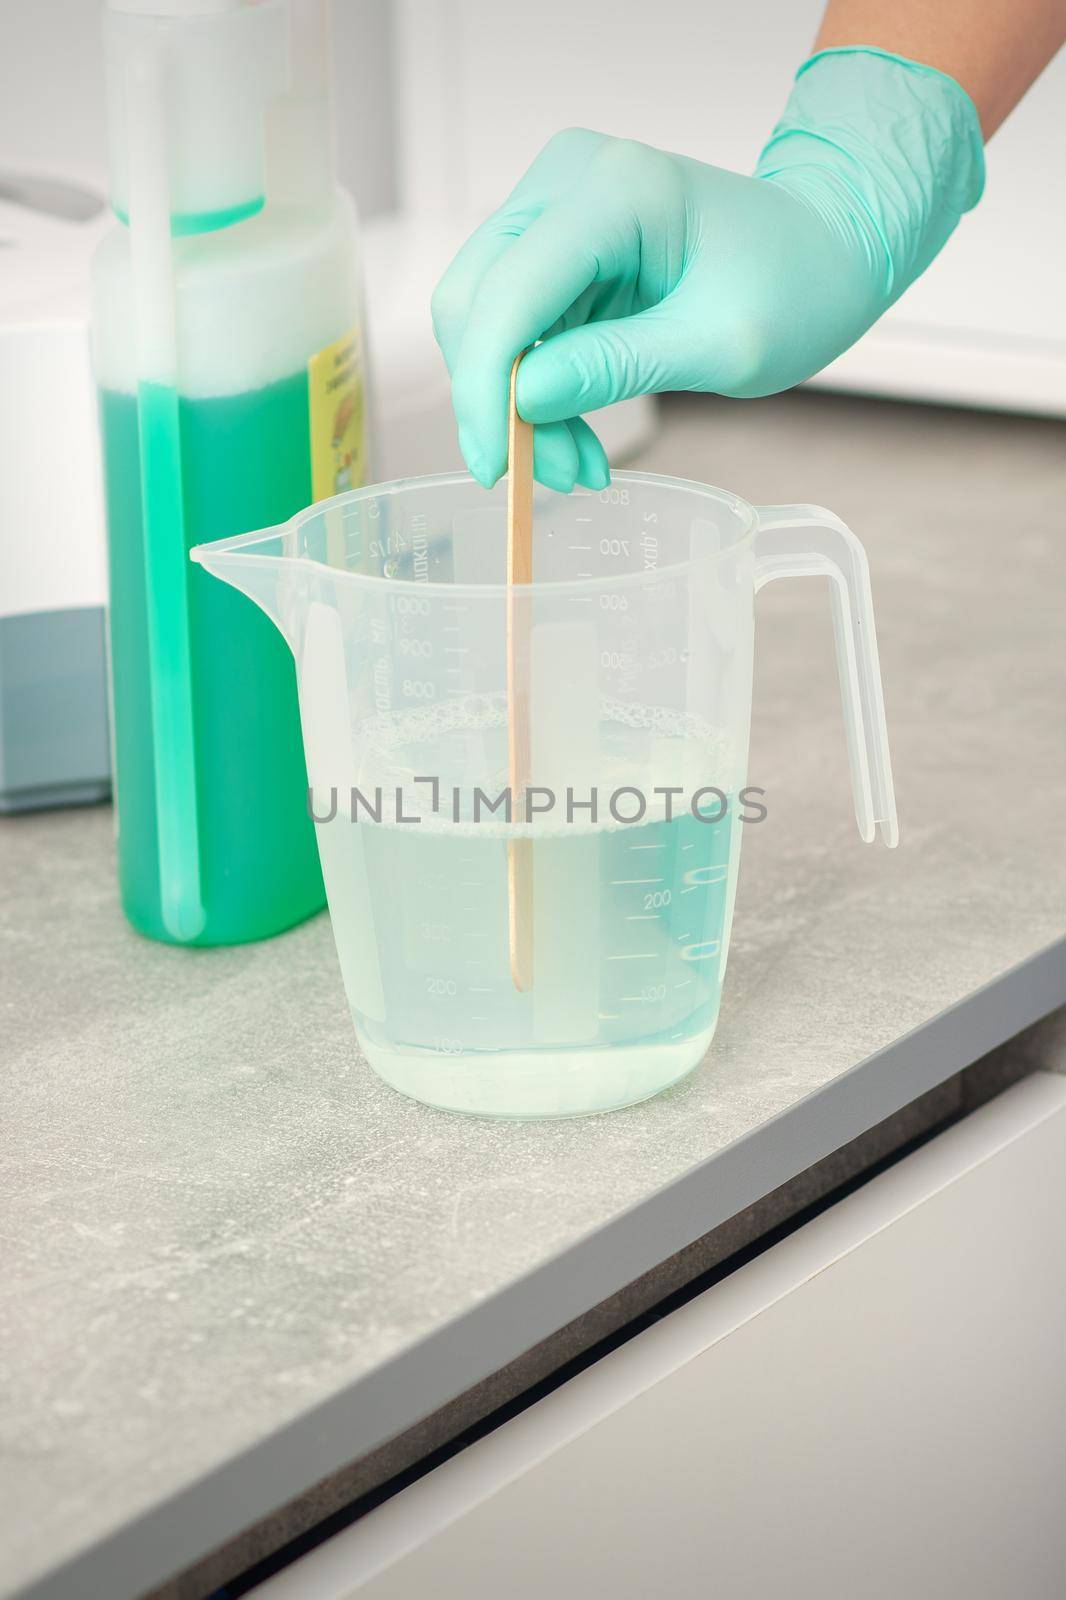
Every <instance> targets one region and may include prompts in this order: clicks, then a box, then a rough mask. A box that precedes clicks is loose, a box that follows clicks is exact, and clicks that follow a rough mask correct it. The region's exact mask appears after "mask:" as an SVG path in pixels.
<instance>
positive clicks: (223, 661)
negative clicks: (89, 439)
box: [100, 372, 325, 945]
mask: <svg viewBox="0 0 1066 1600" xmlns="http://www.w3.org/2000/svg"><path fill="white" fill-rule="evenodd" d="M100 405H101V423H102V431H103V443H104V465H105V482H106V493H107V519H108V546H109V564H110V579H111V611H110V629H111V677H112V699H113V709H114V752H115V791H116V802H117V807H118V856H119V882H120V888H121V894H122V903H123V906H124V909H125V911H126V914H127V916H128V917H129V919H130V921H131V922H132V923H133V925H134V927H136V928H138V929H139V930H140V931H141V932H142V933H145V934H148V935H149V936H150V937H152V938H155V939H162V940H166V941H169V942H184V943H190V944H198V945H212V944H237V943H241V942H243V941H245V940H249V939H262V938H265V937H267V936H268V935H270V934H273V933H278V932H280V931H281V930H282V929H284V928H288V927H291V926H292V925H293V924H294V923H296V922H300V921H302V920H303V918H305V917H307V916H309V915H311V914H312V913H313V912H315V911H318V910H320V909H321V907H322V906H323V905H324V904H325V893H324V891H323V887H322V876H321V871H320V869H319V862H318V849H317V845H316V841H315V831H314V824H313V822H312V821H311V819H310V817H309V816H308V813H307V777H306V768H305V766H304V755H303V746H302V743H301V738H300V717H299V709H298V705H297V698H296V675H295V670H294V665H293V659H292V654H291V652H290V650H289V647H288V645H287V644H286V642H285V640H284V639H283V638H282V636H281V635H280V634H279V633H278V631H277V629H276V628H275V627H274V624H273V623H272V622H271V621H270V620H269V619H268V618H267V617H266V616H264V615H263V613H262V612H261V611H259V610H258V608H257V607H255V606H254V605H252V604H251V603H250V602H249V601H248V600H247V599H246V598H245V597H244V596H243V595H241V594H238V593H237V591H236V590H234V589H231V588H230V587H229V586H228V585H226V584H222V583H219V582H218V581H217V579H215V578H213V577H211V576H210V574H209V573H206V572H204V571H203V570H202V569H201V568H200V567H197V566H194V564H193V563H192V562H190V561H189V560H188V559H187V554H188V551H189V550H190V549H191V548H192V546H193V545H194V544H201V543H203V542H205V541H209V540H212V539H223V538H227V537H228V536H230V535H232V534H238V533H246V532H249V531H251V530H253V529H255V528H265V527H269V526H270V525H271V524H272V523H276V522H282V521H284V520H285V519H286V518H287V517H290V516H291V515H292V514H293V513H294V512H295V511H298V510H299V509H300V508H301V507H303V506H305V505H307V504H308V503H309V502H310V500H311V468H310V448H309V436H308V387H307V376H306V373H303V372H299V373H296V374H294V375H293V376H292V377H290V378H285V379H283V380H281V381H280V382H278V383H272V384H269V385H267V386H266V387H265V388H262V389H257V390H254V391H251V392H248V393H244V394H237V395H227V396H223V397H221V398H217V399H207V400H190V399H187V398H184V397H182V398H179V400H178V417H179V424H180V436H181V483H182V494H183V499H184V513H185V515H184V530H183V531H184V552H183V556H184V557H185V559H184V560H183V563H182V575H183V576H182V581H184V583H185V584H186V585H187V590H186V597H187V610H188V634H189V654H190V662H191V697H190V701H189V703H190V706H191V731H192V744H191V749H192V761H193V765H194V767H195V789H194V792H195V795H196V801H197V807H196V809H197V815H196V818H195V819H194V821H193V832H194V849H195V864H196V867H197V869H198V885H197V887H198V894H199V903H200V906H201V907H202V910H203V918H202V925H201V926H200V927H199V929H198V931H197V932H195V933H194V934H192V935H191V936H188V937H186V936H183V935H182V934H181V933H180V932H176V931H175V927H174V922H173V918H171V919H169V921H168V919H167V918H166V917H165V915H164V904H163V895H162V890H161V883H160V830H159V826H158V815H157V782H156V770H155V757H154V754H153V727H152V692H151V682H150V677H149V659H150V658H149V616H148V595H147V586H146V565H145V547H144V530H143V522H142V510H141V449H140V438H139V432H138V408H137V399H136V397H135V396H134V395H131V394H120V393H115V392H113V391H106V390H105V391H103V392H102V393H101V396H100ZM162 598H163V601H164V602H165V601H166V600H167V599H168V597H167V596H163V597H162ZM158 601H159V597H158V596H157V604H158ZM174 825H175V827H176V828H178V829H180V827H181V820H180V819H177V820H176V821H175V824H174Z"/></svg>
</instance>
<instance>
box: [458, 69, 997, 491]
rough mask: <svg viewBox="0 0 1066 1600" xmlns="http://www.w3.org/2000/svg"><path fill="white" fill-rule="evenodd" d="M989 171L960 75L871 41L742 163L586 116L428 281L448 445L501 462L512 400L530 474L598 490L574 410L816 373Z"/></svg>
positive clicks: (770, 389)
mask: <svg viewBox="0 0 1066 1600" xmlns="http://www.w3.org/2000/svg"><path fill="white" fill-rule="evenodd" d="M983 181H984V156H983V148H982V141H981V131H980V124H979V122H978V118H977V112H976V110H975V108H974V105H973V102H972V101H971V100H970V98H969V96H968V95H967V94H966V93H965V92H964V90H963V89H961V88H960V86H959V85H958V84H957V83H956V82H955V81H954V79H952V78H948V77H945V76H944V75H943V74H942V73H940V72H937V71H935V70H934V69H933V68H931V67H923V66H919V65H916V64H915V63H914V62H910V61H904V60H902V59H901V58H899V57H896V56H890V55H886V54H884V53H883V52H881V51H877V50H872V49H869V50H868V49H852V50H827V51H822V52H821V53H820V54H818V55H816V56H812V57H811V59H810V60H809V61H807V62H806V63H805V64H804V65H803V66H802V67H801V68H800V71H799V73H798V75H797V78H796V83H795V85H794V87H793V90H792V94H791V97H790V99H789V102H788V105H787V106H786V108H785V113H784V116H783V117H782V118H781V121H780V122H779V123H778V125H777V127H776V128H775V129H774V132H773V135H772V137H771V139H770V142H769V143H768V144H767V146H766V148H765V150H764V151H763V153H762V155H761V156H760V158H759V162H758V165H757V167H756V170H755V175H754V176H753V177H750V178H749V177H743V176H741V175H740V174H738V173H735V172H727V171H725V170H723V169H722V168H719V167H711V166H706V165H705V164H704V163H702V162H699V161H693V160H690V159H689V158H688V157H685V156H675V155H668V154H666V153H665V152H663V151H660V150H654V149H651V148H650V147H649V146H647V145H642V144H636V143H632V142H631V141H628V140H622V139H613V138H608V137H607V136H605V135H603V134H597V133H590V132H588V131H587V130H585V129H581V128H576V129H570V130H568V131H567V132H565V133H561V134H558V135H557V136H556V137H555V138H554V139H552V140H551V142H550V143H549V144H548V145H547V146H546V147H545V149H544V150H543V151H542V152H541V154H540V155H539V156H538V157H537V159H536V161H535V162H534V163H533V165H532V167H531V168H530V169H529V171H528V172H527V173H526V175H525V176H524V177H523V178H522V180H521V182H520V183H519V184H518V186H517V188H516V189H515V190H514V192H513V193H512V194H511V196H510V197H509V199H508V200H506V201H505V202H504V204H503V205H502V206H501V207H500V209H499V210H498V211H497V212H496V213H495V214H494V215H493V216H492V217H490V218H489V220H488V221H487V222H486V223H485V224H484V225H483V226H482V227H480V228H479V229H478V230H477V232H476V233H474V234H473V235H472V236H471V238H470V239H469V240H468V241H467V243H466V244H465V245H464V246H463V248H462V250H461V251H460V252H459V254H458V256H457V257H456V258H455V260H454V261H453V263H452V265H451V266H450V267H449V269H448V271H447V273H446V274H445V275H444V277H443V279H442V280H441V282H440V284H439V285H438V287H437V289H436V291H435V293H434V296H433V323H434V328H435V330H436V334H437V340H438V343H439V344H440V347H441V350H442V351H443V354H444V357H445V360H446V361H447V364H448V368H449V370H450V372H451V374H452V396H453V403H454V406H455V414H456V419H457V422H458V425H459V442H460V446H461V448H462V452H463V455H464V456H465V458H466V462H467V465H468V466H469V468H470V470H471V472H472V473H473V474H474V476H475V477H477V478H478V479H479V480H480V481H481V482H482V483H484V484H485V485H489V484H492V483H494V482H495V480H496V479H497V478H498V477H499V476H500V475H501V474H502V473H503V472H504V471H505V470H506V466H507V398H508V381H509V374H510V369H511V364H512V362H513V360H514V358H515V356H516V355H517V354H518V352H519V351H520V350H524V349H526V348H527V347H528V346H530V345H532V344H534V343H535V341H536V340H538V339H539V340H542V341H543V342H542V343H541V344H539V345H537V348H536V349H534V350H531V351H530V353H529V354H528V355H527V356H526V358H525V360H524V361H523V362H522V366H521V368H520V369H519V378H518V394H517V400H518V409H519V411H520V413H521V414H522V416H523V417H525V418H526V419H527V420H528V421H530V422H533V423H535V424H537V427H536V431H535V435H534V466H535V471H536V475H537V477H538V478H539V479H540V480H541V482H542V483H546V484H548V485H550V486H551V487H552V488H556V489H561V490H563V491H568V490H570V489H572V488H573V487H574V484H575V482H580V483H583V484H585V485H587V486H588V487H589V488H594V489H595V488H602V487H603V486H604V484H605V483H606V482H607V461H606V457H605V456H604V453H603V449H602V447H601V445H600V443H599V441H598V439H597V438H596V437H595V435H594V434H593V432H592V430H591V428H589V427H588V425H587V424H586V423H585V422H583V421H582V420H581V413H582V412H584V411H592V410H595V409H596V408H597V407H599V406H606V405H611V404H613V403H614V402H615V401H617V400H624V399H626V398H627V397H629V396H631V395H637V394H649V393H661V392H663V391H665V390H674V389H688V390H704V391H710V392H713V393H716V394H725V395H734V396H740V397H748V396H755V395H765V394H773V393H776V392H777V391H778V390H781V389H787V388H790V387H791V386H792V384H795V383H799V382H801V381H802V380H803V379H804V378H809V377H810V376H811V375H812V374H813V373H815V372H818V371H819V370H820V369H821V368H822V367H824V366H826V365H827V363H828V362H830V361H832V360H833V359H834V358H835V357H836V356H838V355H839V354H840V353H841V352H842V351H843V350H846V349H847V347H848V346H849V345H851V344H853V343H854V342H855V340H856V339H858V337H859V336H860V334H862V333H864V332H865V330H866V329H867V328H868V327H869V326H870V325H871V323H873V322H875V321H876V320H877V318H878V317H879V316H880V315H881V313H882V312H883V311H884V310H886V308H887V307H888V306H890V305H891V304H892V302H893V301H894V300H896V299H897V298H898V297H899V296H900V295H901V294H902V293H903V291H904V289H906V287H907V286H908V284H910V283H912V282H913V280H914V279H915V278H916V277H917V276H918V274H919V273H920V272H922V271H924V269H925V268H926V267H927V266H928V264H929V262H930V261H931V260H932V259H933V257H934V256H935V255H936V253H937V251H938V250H939V249H940V248H941V246H942V245H943V244H944V242H945V240H946V239H947V238H948V236H949V235H950V233H951V232H952V230H953V228H954V227H955V225H956V223H957V222H958V220H959V217H960V216H961V214H962V213H963V212H964V211H967V210H969V208H970V207H971V206H973V205H975V204H976V203H977V200H978V198H979V197H980V194H981V189H982V185H983Z"/></svg>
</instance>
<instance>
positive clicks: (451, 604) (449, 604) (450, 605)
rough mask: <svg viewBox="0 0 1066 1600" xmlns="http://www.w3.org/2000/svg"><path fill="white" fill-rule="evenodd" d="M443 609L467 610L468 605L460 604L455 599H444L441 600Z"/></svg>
mask: <svg viewBox="0 0 1066 1600" xmlns="http://www.w3.org/2000/svg"><path fill="white" fill-rule="evenodd" d="M443 609H444V610H445V611H467V610H469V607H468V606H461V605H459V603H458V602H457V601H455V600H445V601H444V602H443Z"/></svg>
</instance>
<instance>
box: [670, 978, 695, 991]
mask: <svg viewBox="0 0 1066 1600" xmlns="http://www.w3.org/2000/svg"><path fill="white" fill-rule="evenodd" d="M691 982H692V979H691V978H686V979H685V981H684V983H675V984H674V988H675V989H687V988H688V986H689V984H690V983H691Z"/></svg>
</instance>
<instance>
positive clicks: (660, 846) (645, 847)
mask: <svg viewBox="0 0 1066 1600" xmlns="http://www.w3.org/2000/svg"><path fill="white" fill-rule="evenodd" d="M628 848H629V849H630V850H665V849H666V846H665V845H664V844H631V845H629V846H628ZM687 848H689V849H691V846H688V847H687Z"/></svg>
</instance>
